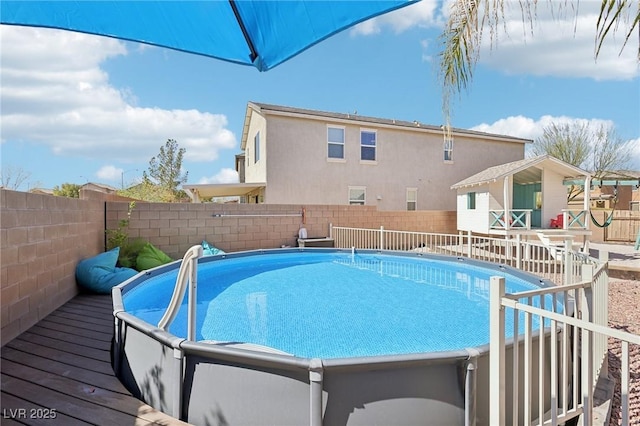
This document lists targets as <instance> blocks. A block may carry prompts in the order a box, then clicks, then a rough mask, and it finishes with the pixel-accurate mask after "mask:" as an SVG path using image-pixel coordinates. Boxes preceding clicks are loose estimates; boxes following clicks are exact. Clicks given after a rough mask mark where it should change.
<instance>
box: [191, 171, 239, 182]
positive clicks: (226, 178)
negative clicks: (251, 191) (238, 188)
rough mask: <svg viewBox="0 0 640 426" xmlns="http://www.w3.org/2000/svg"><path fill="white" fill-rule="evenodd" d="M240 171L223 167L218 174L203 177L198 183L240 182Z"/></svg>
mask: <svg viewBox="0 0 640 426" xmlns="http://www.w3.org/2000/svg"><path fill="white" fill-rule="evenodd" d="M239 181H240V180H239V178H238V172H237V171H235V170H234V169H229V168H223V169H221V170H220V171H219V172H218V173H217V174H215V175H213V176H210V177H203V178H201V179H200V181H198V183H200V184H203V183H238V182H239Z"/></svg>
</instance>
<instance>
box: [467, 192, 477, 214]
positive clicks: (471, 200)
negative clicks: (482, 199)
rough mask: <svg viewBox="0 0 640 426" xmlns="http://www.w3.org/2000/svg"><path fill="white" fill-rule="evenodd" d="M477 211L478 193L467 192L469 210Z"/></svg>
mask: <svg viewBox="0 0 640 426" xmlns="http://www.w3.org/2000/svg"><path fill="white" fill-rule="evenodd" d="M475 209H476V193H475V192H467V210H475Z"/></svg>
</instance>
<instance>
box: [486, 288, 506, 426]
mask: <svg viewBox="0 0 640 426" xmlns="http://www.w3.org/2000/svg"><path fill="white" fill-rule="evenodd" d="M489 295H490V298H489V424H491V425H504V424H505V362H506V354H505V342H504V341H505V339H504V310H505V308H504V306H502V298H503V297H504V295H505V279H504V277H495V276H494V277H491V281H490V293H489Z"/></svg>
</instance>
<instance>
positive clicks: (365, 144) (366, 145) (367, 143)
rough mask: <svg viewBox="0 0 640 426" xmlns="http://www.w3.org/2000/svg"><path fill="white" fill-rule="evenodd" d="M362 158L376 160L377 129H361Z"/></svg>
mask: <svg viewBox="0 0 640 426" xmlns="http://www.w3.org/2000/svg"><path fill="white" fill-rule="evenodd" d="M360 159H361V160H364V161H376V132H375V130H361V131H360Z"/></svg>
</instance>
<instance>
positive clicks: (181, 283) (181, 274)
mask: <svg viewBox="0 0 640 426" xmlns="http://www.w3.org/2000/svg"><path fill="white" fill-rule="evenodd" d="M201 257H202V246H201V245H197V246H193V247H191V248H190V249H189V250H187V252H186V253H185V255H184V257H183V258H182V264H181V265H180V270H179V271H178V278H177V279H176V286H175V287H174V289H173V295H172V296H171V300H170V301H169V306H167V310H166V311H165V313H164V315H163V316H162V318H160V321H159V322H158V327H159V328H161V329H162V330H164V331H169V326H170V325H171V323H172V322H173V320H174V319H175V318H176V315H177V314H178V310H179V309H180V305H182V300H183V299H184V293H185V290H186V287H187V283H189V299H188V308H189V313H188V318H187V320H188V323H187V339H188V340H191V341H195V340H196V339H195V337H196V306H197V303H196V295H197V289H198V259H200V258H201Z"/></svg>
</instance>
